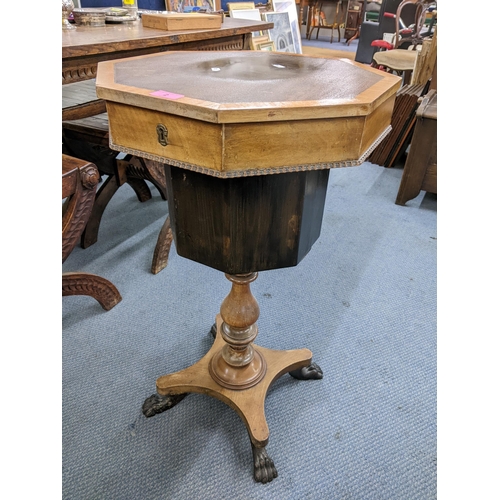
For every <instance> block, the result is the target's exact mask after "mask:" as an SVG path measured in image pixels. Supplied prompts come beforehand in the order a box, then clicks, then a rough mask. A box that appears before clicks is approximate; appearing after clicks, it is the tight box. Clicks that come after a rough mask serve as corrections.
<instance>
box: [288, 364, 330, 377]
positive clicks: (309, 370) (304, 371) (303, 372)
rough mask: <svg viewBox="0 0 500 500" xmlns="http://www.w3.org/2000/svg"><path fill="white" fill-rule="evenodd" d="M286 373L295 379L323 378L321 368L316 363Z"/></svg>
mask: <svg viewBox="0 0 500 500" xmlns="http://www.w3.org/2000/svg"><path fill="white" fill-rule="evenodd" d="M288 373H289V374H290V375H291V376H292V377H293V378H296V379H297V380H320V379H322V378H323V370H322V369H321V368H320V367H319V366H318V365H317V364H316V363H311V364H310V365H309V366H304V368H299V369H298V370H293V371H291V372H288Z"/></svg>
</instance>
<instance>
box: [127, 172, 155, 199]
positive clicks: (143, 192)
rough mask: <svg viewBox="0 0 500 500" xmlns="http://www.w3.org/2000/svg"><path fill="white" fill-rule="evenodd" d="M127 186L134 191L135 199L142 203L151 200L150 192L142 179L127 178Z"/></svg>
mask: <svg viewBox="0 0 500 500" xmlns="http://www.w3.org/2000/svg"><path fill="white" fill-rule="evenodd" d="M127 184H128V185H129V186H130V187H131V188H132V189H133V190H134V192H135V195H136V196H137V199H138V200H139V201H140V202H141V203H142V202H144V201H148V200H150V199H151V198H152V195H151V190H150V189H149V186H148V185H147V184H146V181H145V180H143V179H134V178H127Z"/></svg>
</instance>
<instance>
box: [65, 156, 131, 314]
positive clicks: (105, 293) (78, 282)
mask: <svg viewBox="0 0 500 500" xmlns="http://www.w3.org/2000/svg"><path fill="white" fill-rule="evenodd" d="M98 182H99V171H98V170H97V167H96V166H95V165H94V164H93V163H89V162H87V161H83V160H79V159H77V158H73V157H71V156H68V155H65V154H63V155H62V199H63V200H65V202H64V205H63V216H62V261H63V263H64V261H65V260H66V259H67V258H68V256H69V255H70V254H71V252H72V251H73V249H74V248H75V246H76V244H77V243H78V241H79V240H80V237H81V235H82V232H83V230H84V229H85V226H86V224H87V221H88V219H89V217H90V213H91V211H92V206H93V204H94V200H95V195H96V190H97V184H98ZM62 294H63V296H67V295H88V296H90V297H93V298H94V299H96V300H97V302H99V304H101V306H102V308H103V309H105V310H106V311H109V310H110V309H112V308H113V307H114V306H115V305H116V304H118V303H119V302H120V301H121V300H122V297H121V295H120V293H119V292H118V290H117V289H116V287H115V286H114V285H113V284H112V283H111V282H110V281H108V280H106V279H104V278H101V277H100V276H97V275H95V274H90V273H80V272H66V273H63V275H62Z"/></svg>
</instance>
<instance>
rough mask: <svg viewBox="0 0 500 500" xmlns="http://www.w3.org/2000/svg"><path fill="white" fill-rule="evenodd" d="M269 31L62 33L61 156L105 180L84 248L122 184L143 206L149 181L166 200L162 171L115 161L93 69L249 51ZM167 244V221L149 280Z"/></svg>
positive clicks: (230, 25) (136, 27)
mask: <svg viewBox="0 0 500 500" xmlns="http://www.w3.org/2000/svg"><path fill="white" fill-rule="evenodd" d="M272 27H273V23H270V22H266V21H249V20H246V19H233V18H226V19H225V20H224V23H223V24H222V26H221V28H220V29H204V30H184V31H164V30H159V29H152V28H144V27H143V26H142V22H141V21H140V20H138V21H135V22H133V23H131V24H127V27H126V29H123V26H121V25H116V24H107V25H106V26H105V27H102V28H99V27H92V26H78V27H77V29H75V30H72V31H63V32H62V84H63V101H66V104H63V111H62V122H63V123H62V129H63V130H62V136H63V152H67V153H69V154H71V155H73V156H76V157H80V158H84V159H86V160H88V161H92V162H94V163H95V164H96V166H97V167H98V169H99V171H100V173H101V174H102V175H106V176H107V180H106V181H105V182H104V183H103V185H102V187H101V188H100V189H99V190H98V192H97V198H96V202H95V203H94V208H93V211H92V214H91V216H90V219H89V222H88V224H87V228H86V229H85V230H84V232H83V233H82V241H81V244H82V247H83V248H86V247H88V246H90V245H92V244H94V243H95V242H96V241H97V237H98V231H99V225H100V221H101V218H102V216H103V213H104V210H105V208H106V206H107V204H108V203H109V201H110V200H111V198H112V196H113V194H114V193H115V192H116V190H117V189H118V188H119V187H120V186H122V185H123V184H125V183H127V184H129V185H130V186H131V187H132V189H134V191H135V193H136V195H137V197H138V199H139V200H140V201H145V200H147V199H150V198H151V193H150V190H149V187H148V185H147V183H146V182H145V181H150V182H151V183H153V185H154V186H155V187H156V188H157V189H158V190H159V192H160V194H161V196H162V198H163V199H166V185H165V182H166V181H165V174H164V168H163V166H162V165H159V164H157V163H155V162H151V161H147V160H143V159H142V158H138V157H134V155H128V156H127V157H125V158H117V155H118V153H117V152H116V151H113V150H112V149H110V147H109V136H108V118H107V114H106V107H105V103H104V101H102V100H99V99H97V98H96V95H95V83H94V82H95V76H96V73H97V64H98V63H99V62H101V61H106V60H111V59H121V58H127V57H133V56H137V55H144V54H151V53H157V52H163V51H168V50H203V51H205V50H217V51H218V50H243V49H249V48H250V39H251V37H252V32H254V31H259V30H267V29H271V28H272ZM88 80H92V81H90V82H87V81H88ZM87 83H88V85H83V84H87ZM69 84H73V85H71V86H68V85H69ZM171 243H172V234H171V230H170V219H169V218H168V217H167V218H166V220H165V223H164V225H163V227H162V229H161V231H160V233H159V235H158V240H157V244H156V246H155V249H154V253H153V260H152V264H151V272H152V273H153V274H156V273H158V272H160V271H161V270H162V269H164V268H165V266H166V265H167V262H168V255H169V251H170V246H171Z"/></svg>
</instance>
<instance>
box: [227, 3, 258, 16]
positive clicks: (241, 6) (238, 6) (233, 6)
mask: <svg viewBox="0 0 500 500" xmlns="http://www.w3.org/2000/svg"><path fill="white" fill-rule="evenodd" d="M226 7H227V10H228V12H229V17H232V16H231V12H233V11H234V10H249V9H255V2H227V3H226Z"/></svg>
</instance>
